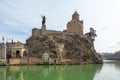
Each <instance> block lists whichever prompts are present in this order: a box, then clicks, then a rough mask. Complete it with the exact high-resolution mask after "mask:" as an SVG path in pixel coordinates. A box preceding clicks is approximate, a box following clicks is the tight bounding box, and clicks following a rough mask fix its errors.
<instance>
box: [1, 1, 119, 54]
mask: <svg viewBox="0 0 120 80" xmlns="http://www.w3.org/2000/svg"><path fill="white" fill-rule="evenodd" d="M75 11H77V12H78V13H79V14H80V19H81V20H83V21H84V33H86V32H89V28H90V27H93V28H94V29H95V30H96V33H97V35H98V36H97V37H96V40H95V42H94V43H95V49H96V50H97V52H114V51H117V50H120V0H0V38H1V39H0V42H2V37H3V36H4V37H5V38H6V40H7V41H10V40H11V39H13V40H14V41H22V42H26V39H28V38H29V37H30V36H31V30H32V28H35V27H36V28H41V14H42V15H45V16H46V25H47V29H51V30H59V31H62V30H64V29H66V24H67V23H68V21H70V20H71V18H72V14H73V13H74V12H75Z"/></svg>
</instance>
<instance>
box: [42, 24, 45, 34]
mask: <svg viewBox="0 0 120 80" xmlns="http://www.w3.org/2000/svg"><path fill="white" fill-rule="evenodd" d="M41 29H42V34H43V35H45V34H46V25H42V28H41Z"/></svg>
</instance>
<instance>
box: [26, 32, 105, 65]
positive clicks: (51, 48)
mask: <svg viewBox="0 0 120 80" xmlns="http://www.w3.org/2000/svg"><path fill="white" fill-rule="evenodd" d="M26 44H27V46H28V52H29V56H30V57H36V58H42V54H43V53H44V52H47V53H48V54H49V55H50V58H51V59H58V63H60V64H63V63H65V64H91V63H93V64H94V63H97V64H99V63H103V61H102V58H101V56H100V55H99V54H98V53H96V51H95V49H94V44H93V40H92V39H91V38H89V37H85V36H84V37H81V36H79V35H50V34H46V35H36V36H31V37H30V38H29V39H28V40H27V41H26Z"/></svg>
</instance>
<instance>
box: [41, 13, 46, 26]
mask: <svg viewBox="0 0 120 80" xmlns="http://www.w3.org/2000/svg"><path fill="white" fill-rule="evenodd" d="M41 17H42V25H45V22H46V17H45V16H42V15H41Z"/></svg>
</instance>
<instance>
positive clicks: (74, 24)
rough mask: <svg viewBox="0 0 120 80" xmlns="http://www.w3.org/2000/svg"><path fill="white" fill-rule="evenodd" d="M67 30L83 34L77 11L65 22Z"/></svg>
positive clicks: (81, 22)
mask: <svg viewBox="0 0 120 80" xmlns="http://www.w3.org/2000/svg"><path fill="white" fill-rule="evenodd" d="M67 32H70V33H76V34H79V35H80V36H82V35H83V21H82V20H79V14H78V13H77V11H75V12H74V14H73V15H72V20H71V21H70V22H68V24H67Z"/></svg>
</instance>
